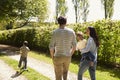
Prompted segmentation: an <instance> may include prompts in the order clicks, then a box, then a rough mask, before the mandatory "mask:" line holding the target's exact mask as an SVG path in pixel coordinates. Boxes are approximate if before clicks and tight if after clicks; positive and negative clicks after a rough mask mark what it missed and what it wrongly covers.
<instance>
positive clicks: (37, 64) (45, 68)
mask: <svg viewBox="0 0 120 80" xmlns="http://www.w3.org/2000/svg"><path fill="white" fill-rule="evenodd" d="M9 57H10V58H12V59H15V60H17V61H18V60H19V55H14V56H9ZM28 66H29V67H31V68H32V69H34V70H36V71H38V72H39V73H42V74H43V75H45V76H48V77H49V78H50V79H51V80H55V75H54V68H53V66H52V65H50V64H47V63H44V62H42V61H38V60H36V59H34V58H31V57H28ZM68 79H69V80H77V76H76V75H75V74H74V73H70V72H69V74H68Z"/></svg>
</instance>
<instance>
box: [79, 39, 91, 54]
mask: <svg viewBox="0 0 120 80" xmlns="http://www.w3.org/2000/svg"><path fill="white" fill-rule="evenodd" d="M91 46H92V39H91V38H89V39H88V41H87V45H86V47H85V48H83V49H81V50H80V51H81V53H86V52H88V51H90V48H91Z"/></svg>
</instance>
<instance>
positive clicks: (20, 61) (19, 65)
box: [18, 57, 22, 68]
mask: <svg viewBox="0 0 120 80" xmlns="http://www.w3.org/2000/svg"><path fill="white" fill-rule="evenodd" d="M21 64H22V57H20V60H19V64H18V67H19V68H20V67H21Z"/></svg>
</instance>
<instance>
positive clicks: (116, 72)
mask: <svg viewBox="0 0 120 80" xmlns="http://www.w3.org/2000/svg"><path fill="white" fill-rule="evenodd" d="M97 70H98V71H101V72H108V73H109V74H110V76H112V77H117V78H119V79H120V68H116V67H114V68H109V67H108V66H103V65H102V66H97Z"/></svg>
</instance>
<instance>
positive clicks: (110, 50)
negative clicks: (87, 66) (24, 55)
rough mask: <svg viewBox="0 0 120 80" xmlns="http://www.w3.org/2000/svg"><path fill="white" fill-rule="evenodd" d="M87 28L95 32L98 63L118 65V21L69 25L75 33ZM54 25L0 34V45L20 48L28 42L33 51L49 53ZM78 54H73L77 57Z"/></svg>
mask: <svg viewBox="0 0 120 80" xmlns="http://www.w3.org/2000/svg"><path fill="white" fill-rule="evenodd" d="M88 26H94V27H95V28H96V30H97V33H98V36H99V40H100V48H99V51H98V60H99V63H104V64H111V63H112V64H116V63H119V64H120V36H119V34H120V21H111V20H102V21H97V22H90V23H83V24H71V25H68V27H70V28H73V29H74V30H75V32H77V31H83V32H84V31H85V29H86V28H87V27H88ZM55 28H56V25H46V26H44V27H42V26H41V27H36V28H35V27H34V28H32V27H26V28H19V29H12V30H5V31H1V32H0V43H1V44H9V45H14V46H21V45H22V43H23V41H24V40H27V41H28V42H29V47H30V48H31V49H35V50H41V51H49V49H48V45H49V41H50V37H51V33H52V31H53V30H54V29H55ZM77 55H79V54H77V53H76V54H75V56H77Z"/></svg>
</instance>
